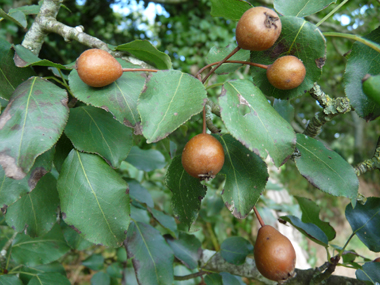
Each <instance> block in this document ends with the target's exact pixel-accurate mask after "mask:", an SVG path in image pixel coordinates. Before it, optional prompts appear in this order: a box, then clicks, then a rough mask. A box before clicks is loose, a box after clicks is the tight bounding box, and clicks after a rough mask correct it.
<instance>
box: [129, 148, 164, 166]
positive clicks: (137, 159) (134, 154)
mask: <svg viewBox="0 0 380 285" xmlns="http://www.w3.org/2000/svg"><path fill="white" fill-rule="evenodd" d="M125 161H127V162H128V163H130V164H132V165H133V166H134V167H136V168H137V169H140V170H144V171H147V172H149V171H152V170H155V169H160V168H163V167H164V166H165V165H166V161H165V157H164V155H163V154H162V153H161V152H159V151H158V150H155V149H140V148H139V147H137V146H134V147H132V149H131V151H130V152H129V155H128V157H127V159H126V160H125Z"/></svg>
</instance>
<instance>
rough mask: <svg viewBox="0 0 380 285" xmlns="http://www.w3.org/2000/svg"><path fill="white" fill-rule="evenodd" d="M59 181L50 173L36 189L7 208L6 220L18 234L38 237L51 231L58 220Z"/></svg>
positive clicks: (40, 181)
mask: <svg viewBox="0 0 380 285" xmlns="http://www.w3.org/2000/svg"><path fill="white" fill-rule="evenodd" d="M56 184H57V180H56V179H55V177H54V176H53V175H52V174H50V173H48V174H46V175H45V176H44V177H42V178H41V179H40V180H39V181H38V183H37V186H36V188H34V189H33V191H32V192H30V193H29V194H28V195H25V196H23V197H22V198H21V199H19V200H18V201H17V202H15V203H14V204H12V205H10V206H9V207H8V208H7V214H6V216H5V220H6V222H7V224H8V225H9V226H10V227H12V228H13V229H14V230H16V231H18V232H24V233H25V234H27V235H29V236H31V237H36V236H41V235H43V234H45V233H47V232H48V231H50V230H51V228H52V227H53V225H54V224H55V222H56V220H57V208H58V206H59V198H58V192H57V186H56Z"/></svg>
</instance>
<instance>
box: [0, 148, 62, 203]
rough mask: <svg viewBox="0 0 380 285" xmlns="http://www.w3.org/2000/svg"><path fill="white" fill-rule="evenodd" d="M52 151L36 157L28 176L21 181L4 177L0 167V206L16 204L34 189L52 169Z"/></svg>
mask: <svg viewBox="0 0 380 285" xmlns="http://www.w3.org/2000/svg"><path fill="white" fill-rule="evenodd" d="M53 156H54V149H50V150H48V151H47V152H45V153H43V154H41V155H40V156H39V157H37V159H36V161H35V163H34V165H33V166H32V168H31V169H30V171H29V172H28V174H27V175H26V176H25V177H24V178H23V179H21V180H14V179H12V178H8V177H7V176H6V175H5V172H4V170H3V168H2V167H1V166H0V206H1V207H5V206H9V205H11V204H12V203H14V202H16V201H17V200H18V199H19V198H21V197H22V196H24V195H25V194H27V193H28V192H30V191H32V190H33V189H34V187H36V185H37V182H38V181H39V180H40V179H41V178H42V177H43V176H44V175H45V174H46V173H48V172H50V170H51V167H52V161H53Z"/></svg>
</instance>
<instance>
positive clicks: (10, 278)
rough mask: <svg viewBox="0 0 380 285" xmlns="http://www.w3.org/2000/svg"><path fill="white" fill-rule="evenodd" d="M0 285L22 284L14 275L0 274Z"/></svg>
mask: <svg viewBox="0 0 380 285" xmlns="http://www.w3.org/2000/svg"><path fill="white" fill-rule="evenodd" d="M0 284H1V285H23V284H22V282H21V280H20V279H18V277H17V276H16V275H0Z"/></svg>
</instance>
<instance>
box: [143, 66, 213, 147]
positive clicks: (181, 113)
mask: <svg viewBox="0 0 380 285" xmlns="http://www.w3.org/2000/svg"><path fill="white" fill-rule="evenodd" d="M205 101H206V90H205V87H204V86H203V84H202V83H201V82H200V81H199V80H198V79H196V78H194V77H193V76H191V75H189V74H186V73H182V72H180V71H177V70H170V71H159V72H157V73H155V74H154V75H152V77H151V78H150V80H149V82H148V83H147V86H146V89H145V91H144V92H143V93H142V94H141V96H140V99H139V105H138V106H137V109H138V110H139V113H140V116H141V121H142V123H141V124H142V132H143V135H144V136H145V137H146V138H147V142H148V143H151V142H157V141H159V140H162V139H164V138H166V137H167V136H168V135H169V134H171V133H172V132H174V131H175V130H176V129H177V128H178V127H180V126H181V125H182V124H184V123H185V122H186V121H188V120H189V119H190V118H191V117H192V116H193V115H195V114H198V113H199V112H200V111H202V109H203V106H204V105H205Z"/></svg>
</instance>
